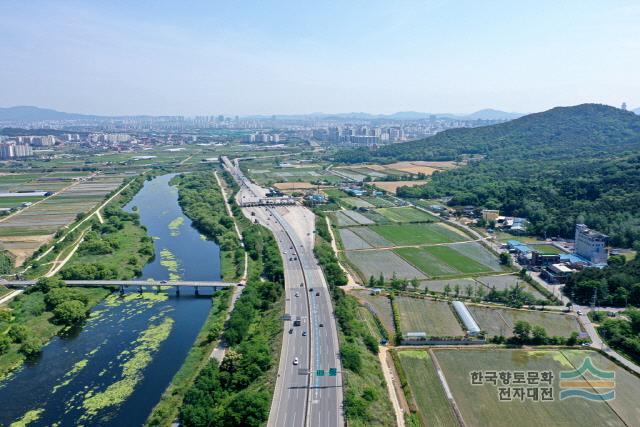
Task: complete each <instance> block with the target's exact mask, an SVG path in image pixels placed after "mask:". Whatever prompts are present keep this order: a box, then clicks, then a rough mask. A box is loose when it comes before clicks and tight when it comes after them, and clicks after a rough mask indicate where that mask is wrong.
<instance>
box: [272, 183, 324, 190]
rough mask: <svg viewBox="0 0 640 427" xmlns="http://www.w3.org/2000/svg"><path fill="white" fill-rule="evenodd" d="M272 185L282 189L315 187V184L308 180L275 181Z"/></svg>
mask: <svg viewBox="0 0 640 427" xmlns="http://www.w3.org/2000/svg"><path fill="white" fill-rule="evenodd" d="M273 186H274V187H276V188H277V189H278V190H282V191H289V190H308V189H310V188H316V187H317V185H313V184H312V183H310V182H276V183H275V184H273Z"/></svg>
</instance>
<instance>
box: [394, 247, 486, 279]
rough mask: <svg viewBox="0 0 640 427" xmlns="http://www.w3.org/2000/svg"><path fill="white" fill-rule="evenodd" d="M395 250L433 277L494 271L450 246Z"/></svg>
mask: <svg viewBox="0 0 640 427" xmlns="http://www.w3.org/2000/svg"><path fill="white" fill-rule="evenodd" d="M394 251H395V252H396V253H397V254H398V255H400V256H401V257H402V258H404V259H406V260H407V261H408V262H409V263H410V264H412V265H413V266H415V267H416V268H418V269H419V270H421V271H423V272H424V273H425V274H426V275H428V276H429V277H432V278H442V277H447V276H458V275H467V274H480V273H486V272H491V271H492V270H491V268H490V267H487V266H486V265H484V264H480V263H479V262H477V261H474V260H472V259H471V258H467V257H466V256H464V255H462V254H461V253H459V252H457V251H455V250H454V249H452V248H450V247H449V246H427V247H422V248H399V249H394Z"/></svg>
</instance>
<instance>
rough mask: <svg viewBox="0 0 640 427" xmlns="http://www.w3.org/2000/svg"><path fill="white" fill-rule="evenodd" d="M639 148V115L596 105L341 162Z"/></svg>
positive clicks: (594, 153)
mask: <svg viewBox="0 0 640 427" xmlns="http://www.w3.org/2000/svg"><path fill="white" fill-rule="evenodd" d="M638 148H640V116H638V115H636V114H634V113H632V112H630V111H623V110H620V109H618V108H614V107H609V106H606V105H598V104H582V105H577V106H575V107H557V108H554V109H551V110H549V111H545V112H542V113H536V114H529V115H527V116H523V117H521V118H519V119H515V120H512V121H509V122H506V123H501V124H497V125H492V126H485V127H479V128H460V129H451V130H447V131H444V132H441V133H439V134H437V135H435V136H432V137H429V138H425V139H421V140H417V141H411V142H406V143H402V144H393V145H388V146H385V147H382V148H380V149H378V150H371V151H366V150H361V149H359V150H345V151H343V152H339V153H338V154H337V155H336V157H335V159H336V160H337V161H341V162H346V163H356V162H362V161H382V162H385V161H393V160H454V159H456V158H458V157H459V156H461V155H476V156H477V155H480V156H486V157H487V158H496V159H497V158H502V159H504V158H538V157H540V156H544V157H550V158H572V157H575V156H576V155H577V156H581V157H584V156H586V157H598V156H603V155H607V154H609V153H618V152H622V151H625V150H629V149H632V150H637V149H638Z"/></svg>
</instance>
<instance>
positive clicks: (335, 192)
mask: <svg viewBox="0 0 640 427" xmlns="http://www.w3.org/2000/svg"><path fill="white" fill-rule="evenodd" d="M322 192H323V193H324V194H326V195H327V196H329V197H333V198H335V199H339V198H341V197H348V195H347V193H345V192H344V191H342V190H340V189H339V188H323V189H322Z"/></svg>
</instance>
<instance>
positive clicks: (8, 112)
mask: <svg viewBox="0 0 640 427" xmlns="http://www.w3.org/2000/svg"><path fill="white" fill-rule="evenodd" d="M97 117H98V116H89V115H85V114H76V113H63V112H61V111H56V110H51V109H48V108H39V107H31V106H18V107H7V108H0V120H2V121H24V122H30V121H33V122H37V121H44V120H80V119H91V118H97Z"/></svg>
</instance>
